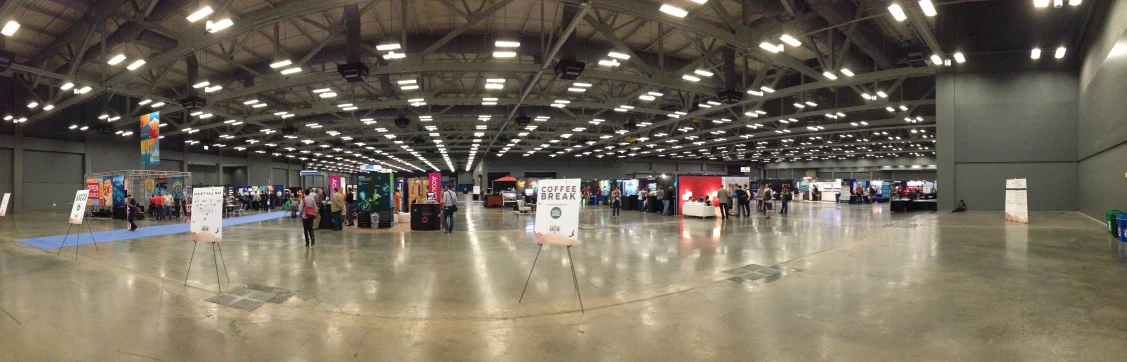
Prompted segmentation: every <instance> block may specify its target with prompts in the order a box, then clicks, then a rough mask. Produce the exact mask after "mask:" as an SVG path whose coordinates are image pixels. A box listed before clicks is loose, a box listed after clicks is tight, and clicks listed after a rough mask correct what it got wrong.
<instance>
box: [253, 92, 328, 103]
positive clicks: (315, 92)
mask: <svg viewBox="0 0 1127 362" xmlns="http://www.w3.org/2000/svg"><path fill="white" fill-rule="evenodd" d="M331 90H332V88H321V89H314V90H313V94H318V93H325V92H328V91H331ZM244 104H245V103H244Z"/></svg>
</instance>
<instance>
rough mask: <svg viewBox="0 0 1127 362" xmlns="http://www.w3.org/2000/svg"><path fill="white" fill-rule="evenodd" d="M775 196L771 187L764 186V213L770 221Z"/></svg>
mask: <svg viewBox="0 0 1127 362" xmlns="http://www.w3.org/2000/svg"><path fill="white" fill-rule="evenodd" d="M773 196H775V195H774V191H772V190H771V186H769V185H763V213H764V214H766V215H767V218H768V219H770V218H771V207H773V206H774V205H771V200H772V199H773Z"/></svg>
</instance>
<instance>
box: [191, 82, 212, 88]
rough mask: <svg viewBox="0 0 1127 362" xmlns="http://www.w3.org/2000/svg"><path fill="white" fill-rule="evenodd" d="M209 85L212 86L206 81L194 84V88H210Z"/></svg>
mask: <svg viewBox="0 0 1127 362" xmlns="http://www.w3.org/2000/svg"><path fill="white" fill-rule="evenodd" d="M209 85H211V82H208V81H206V80H205V81H202V82H199V83H196V84H193V85H192V88H203V87H206V86H209Z"/></svg>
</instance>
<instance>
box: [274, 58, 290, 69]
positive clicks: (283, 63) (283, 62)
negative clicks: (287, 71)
mask: <svg viewBox="0 0 1127 362" xmlns="http://www.w3.org/2000/svg"><path fill="white" fill-rule="evenodd" d="M290 64H293V62H291V61H290V60H289V59H285V60H279V61H276V62H273V63H270V68H273V69H278V68H281V67H284V66H287V65H290Z"/></svg>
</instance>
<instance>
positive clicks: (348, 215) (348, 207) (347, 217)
mask: <svg viewBox="0 0 1127 362" xmlns="http://www.w3.org/2000/svg"><path fill="white" fill-rule="evenodd" d="M353 192H354V190H353V189H352V188H349V189H348V192H347V193H346V194H345V195H344V221H345V223H344V224H345V225H347V226H352V224H353V222H352V213H353V212H354V211H355V210H356V197H355V196H354V195H353Z"/></svg>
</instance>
